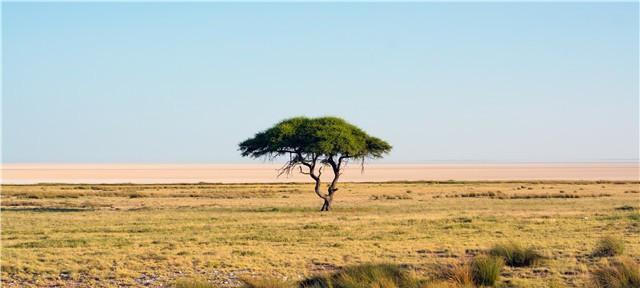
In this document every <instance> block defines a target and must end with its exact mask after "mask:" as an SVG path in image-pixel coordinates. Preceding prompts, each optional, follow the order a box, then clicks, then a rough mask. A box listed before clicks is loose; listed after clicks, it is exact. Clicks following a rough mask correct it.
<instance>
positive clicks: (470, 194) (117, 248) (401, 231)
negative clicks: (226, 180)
mask: <svg viewBox="0 0 640 288" xmlns="http://www.w3.org/2000/svg"><path fill="white" fill-rule="evenodd" d="M639 186H640V185H639V184H638V183H637V182H466V183H462V182H441V183H437V182H419V183H346V184H343V185H342V186H341V190H340V191H339V192H338V193H337V194H336V199H335V202H334V209H335V210H334V211H331V212H329V213H320V212H318V209H319V208H320V205H321V202H320V201H319V200H318V199H317V197H316V196H315V195H314V194H313V193H312V192H311V186H310V185H307V184H236V185H229V184H224V185H223V184H189V185H175V184H171V185H26V186H20V185H3V186H2V219H1V224H2V255H1V261H2V267H1V268H2V272H1V277H2V284H3V286H7V287H11V286H12V285H14V286H49V285H61V286H74V287H75V286H118V285H134V286H144V285H145V284H148V285H151V286H161V285H165V284H167V283H174V281H175V280H176V279H180V278H184V277H194V278H204V279H208V280H209V281H211V282H213V283H217V284H219V285H222V286H233V285H237V284H239V280H238V279H239V278H240V277H259V276H266V277H271V278H277V279H286V280H296V279H300V278H301V277H303V276H306V275H312V274H316V273H322V272H326V271H331V270H333V269H335V268H336V267H341V266H345V265H354V264H359V263H368V262H373V263H381V262H390V263H401V264H407V265H410V266H411V267H413V268H414V269H415V270H416V274H417V275H430V273H432V272H433V271H435V270H437V269H438V267H439V266H442V265H443V264H459V263H462V262H463V261H464V260H466V259H467V258H468V257H470V256H472V255H474V254H477V253H480V252H481V251H485V250H487V249H489V248H490V247H491V246H492V245H494V244H496V243H503V242H505V241H515V242H518V243H522V244H524V245H527V246H533V247H536V249H538V250H539V251H541V252H542V253H543V254H544V255H545V256H546V258H547V259H546V260H545V261H543V263H541V264H539V265H536V266H535V267H523V268H509V267H505V268H504V272H503V275H502V276H501V278H500V279H501V280H500V281H501V283H502V284H505V283H511V284H513V285H519V286H518V287H547V286H549V285H552V284H551V283H554V284H553V285H556V284H558V283H559V284H558V285H561V286H567V287H583V286H584V285H586V284H587V283H588V282H589V279H590V278H589V277H590V275H589V272H590V271H591V270H593V269H595V268H596V267H597V262H598V261H599V259H597V258H594V257H593V256H591V254H592V251H593V249H594V247H595V245H596V243H597V241H598V240H599V239H600V238H602V237H604V236H607V235H614V236H615V237H619V238H621V239H622V240H623V241H624V242H625V252H624V254H625V255H626V256H628V257H630V258H632V259H633V260H634V261H639V260H640V243H638V241H637V239H638V237H639V236H640V214H639V213H638V210H637V209H638V197H640V194H638V193H639V192H640V187H639Z"/></svg>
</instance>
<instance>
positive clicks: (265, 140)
mask: <svg viewBox="0 0 640 288" xmlns="http://www.w3.org/2000/svg"><path fill="white" fill-rule="evenodd" d="M239 146H240V148H239V150H240V151H241V152H242V156H244V157H252V158H260V157H267V158H268V159H275V158H276V157H279V156H288V158H289V160H288V161H287V162H286V164H285V165H284V166H283V167H282V168H281V169H280V174H279V175H282V174H285V173H286V174H290V173H291V172H292V171H294V170H295V169H296V168H298V169H299V171H300V173H302V174H305V175H309V176H310V177H311V178H312V179H313V180H314V181H315V188H314V191H315V193H316V195H318V197H320V198H321V199H322V200H324V204H323V205H322V209H320V211H329V209H330V208H331V202H332V201H333V196H334V194H335V192H336V191H338V187H337V184H338V179H339V178H340V175H341V174H342V172H343V169H344V167H345V166H346V165H347V163H348V162H349V161H354V160H355V161H357V160H359V161H360V162H361V165H363V166H362V167H363V168H364V160H365V159H367V158H382V157H383V155H384V154H387V153H389V151H391V145H389V143H387V142H385V141H383V140H381V139H379V138H376V137H373V136H369V135H368V134H367V133H365V132H364V131H363V130H362V129H360V128H358V127H356V126H354V125H352V124H350V123H348V122H347V121H345V120H343V119H340V118H337V117H320V118H307V117H295V118H291V119H287V120H284V121H282V122H280V123H278V124H276V125H275V126H273V127H272V128H269V129H267V130H265V131H262V132H259V133H257V134H256V135H255V136H254V137H253V138H250V139H247V140H245V141H244V142H242V143H240V145H239ZM325 167H329V168H330V169H331V171H332V172H333V180H332V181H331V183H330V184H329V186H328V188H327V193H326V194H325V193H322V192H321V179H320V176H321V175H322V170H323V168H325Z"/></svg>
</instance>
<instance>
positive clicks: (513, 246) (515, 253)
mask: <svg viewBox="0 0 640 288" xmlns="http://www.w3.org/2000/svg"><path fill="white" fill-rule="evenodd" d="M489 254H491V255H493V256H497V257H501V258H502V259H504V261H505V263H506V264H507V265H509V266H511V267H526V266H532V265H536V264H538V263H539V262H540V261H541V260H542V259H543V257H542V254H540V253H539V252H538V251H536V250H535V249H534V248H533V247H524V246H522V245H520V244H518V243H515V242H510V243H505V244H497V245H495V246H493V248H491V250H489Z"/></svg>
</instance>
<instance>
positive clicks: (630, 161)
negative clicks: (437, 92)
mask: <svg viewBox="0 0 640 288" xmlns="http://www.w3.org/2000/svg"><path fill="white" fill-rule="evenodd" d="M359 163H360V162H359V161H357V162H356V161H354V162H350V163H349V164H359ZM614 163H619V164H640V159H606V160H568V161H504V160H429V161H411V162H409V161H373V162H371V160H369V161H367V160H365V164H376V165H431V164H614ZM5 164H6V165H278V164H281V161H277V160H274V161H254V162H26V161H25V162H3V161H0V165H5Z"/></svg>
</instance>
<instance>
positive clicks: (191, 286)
mask: <svg viewBox="0 0 640 288" xmlns="http://www.w3.org/2000/svg"><path fill="white" fill-rule="evenodd" d="M173 287H175V288H215V286H213V284H211V283H209V282H207V281H206V280H204V279H198V278H183V279H178V280H176V282H175V283H174V284H173Z"/></svg>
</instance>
